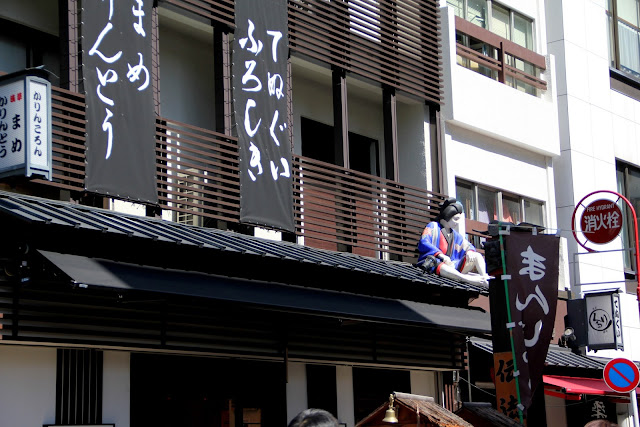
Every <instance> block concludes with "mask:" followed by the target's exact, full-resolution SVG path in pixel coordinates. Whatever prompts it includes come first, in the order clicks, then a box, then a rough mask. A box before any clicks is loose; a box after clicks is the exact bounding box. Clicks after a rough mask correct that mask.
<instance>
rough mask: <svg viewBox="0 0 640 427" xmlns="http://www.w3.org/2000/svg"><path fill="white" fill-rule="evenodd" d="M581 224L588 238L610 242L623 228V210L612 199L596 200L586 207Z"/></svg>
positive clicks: (600, 241)
mask: <svg viewBox="0 0 640 427" xmlns="http://www.w3.org/2000/svg"><path fill="white" fill-rule="evenodd" d="M580 225H581V229H582V232H583V233H584V236H585V238H586V239H587V240H589V241H591V242H593V243H597V244H604V243H609V242H610V241H612V240H613V239H615V238H616V237H618V234H620V230H622V211H621V210H620V208H619V207H618V205H616V204H615V202H612V201H611V200H604V199H600V200H596V201H594V202H592V203H590V204H589V205H588V206H587V207H585V209H584V211H583V212H582V217H581V218H580Z"/></svg>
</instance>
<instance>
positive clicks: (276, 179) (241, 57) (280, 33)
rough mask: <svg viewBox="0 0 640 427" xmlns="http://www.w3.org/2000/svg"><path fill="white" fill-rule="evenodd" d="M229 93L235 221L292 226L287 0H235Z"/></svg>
mask: <svg viewBox="0 0 640 427" xmlns="http://www.w3.org/2000/svg"><path fill="white" fill-rule="evenodd" d="M235 10H236V32H235V40H234V44H233V66H232V71H233V94H234V105H235V110H236V111H235V117H236V124H237V129H238V140H239V150H240V221H242V222H246V223H253V224H257V225H264V226H267V227H271V228H277V229H281V230H287V231H294V222H293V185H292V174H291V145H290V142H289V129H288V124H287V114H288V113H287V111H288V110H287V105H288V84H287V68H288V67H287V60H288V37H287V2H286V0H236V2H235Z"/></svg>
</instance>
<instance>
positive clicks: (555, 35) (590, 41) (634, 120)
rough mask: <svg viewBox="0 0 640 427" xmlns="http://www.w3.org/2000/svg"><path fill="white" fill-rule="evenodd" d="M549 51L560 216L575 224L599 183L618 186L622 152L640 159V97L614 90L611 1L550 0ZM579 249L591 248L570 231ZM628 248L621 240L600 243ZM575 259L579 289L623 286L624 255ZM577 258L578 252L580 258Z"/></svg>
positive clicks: (612, 187) (635, 160)
mask: <svg viewBox="0 0 640 427" xmlns="http://www.w3.org/2000/svg"><path fill="white" fill-rule="evenodd" d="M547 19H548V28H549V31H548V42H549V51H550V52H552V53H553V54H554V55H555V57H556V58H557V62H558V70H559V71H558V75H557V83H558V114H559V120H560V123H561V126H560V142H561V153H562V155H561V157H560V158H559V159H558V160H556V167H555V172H556V195H557V196H556V197H557V202H558V203H557V204H558V218H559V221H560V226H561V228H563V229H564V230H571V227H572V224H571V215H572V212H573V210H574V207H575V205H576V204H577V203H578V202H579V201H580V200H581V199H582V198H583V197H584V196H586V195H587V194H589V193H591V192H593V191H596V190H611V191H616V173H615V161H616V158H618V159H621V160H625V161H628V162H631V163H634V164H636V165H637V164H638V163H639V160H640V159H639V157H638V142H639V140H640V133H638V131H637V128H638V125H639V124H640V104H639V103H638V102H637V101H634V100H632V99H631V98H628V97H626V96H624V95H622V94H620V93H617V92H615V91H612V90H611V88H610V78H609V60H608V42H607V40H608V39H607V17H606V12H605V2H602V1H592V0H589V1H581V2H549V3H548V10H547ZM568 242H569V250H570V251H571V252H572V253H576V252H586V251H585V250H584V249H582V248H580V247H578V246H577V244H576V243H575V240H574V239H573V238H570V239H568ZM619 248H621V242H620V240H617V241H614V242H613V243H612V244H609V245H606V246H602V247H600V248H598V249H599V250H615V249H619ZM578 257H579V259H578V260H577V261H576V262H577V265H572V268H571V272H572V274H573V278H572V279H573V285H574V292H575V293H577V294H579V293H580V292H584V291H593V290H597V289H598V288H599V286H598V285H582V284H584V283H594V282H603V281H611V282H617V284H616V283H612V284H608V285H605V287H607V288H612V287H618V286H619V287H622V288H624V284H623V283H622V282H621V281H622V280H623V275H622V271H623V270H622V269H623V267H622V256H621V254H619V253H616V254H608V255H607V254H603V255H599V256H588V257H587V256H581V255H578ZM572 261H573V259H572Z"/></svg>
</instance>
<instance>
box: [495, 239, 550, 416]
mask: <svg viewBox="0 0 640 427" xmlns="http://www.w3.org/2000/svg"><path fill="white" fill-rule="evenodd" d="M503 237H504V239H505V240H504V242H505V243H504V246H505V258H506V275H507V276H508V277H510V278H509V279H507V283H508V296H509V301H508V305H509V308H508V310H509V312H510V313H511V323H510V324H509V325H507V328H511V329H512V337H513V341H512V344H513V353H514V356H515V361H514V362H515V363H514V368H515V369H516V372H517V378H518V390H519V394H520V403H521V405H522V406H523V408H521V409H522V410H523V411H526V409H527V408H529V406H531V399H532V397H533V392H534V390H535V389H536V387H537V386H538V385H539V383H540V382H541V381H542V369H543V368H544V363H545V359H546V357H547V351H548V350H549V344H550V342H551V337H552V335H553V326H554V321H555V316H556V305H557V301H558V290H557V289H558V259H559V251H560V238H559V237H556V236H555V235H533V234H531V233H527V232H511V233H510V235H507V236H503Z"/></svg>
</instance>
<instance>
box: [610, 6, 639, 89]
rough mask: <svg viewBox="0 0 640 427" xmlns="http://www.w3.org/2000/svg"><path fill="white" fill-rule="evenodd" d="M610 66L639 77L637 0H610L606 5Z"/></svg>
mask: <svg viewBox="0 0 640 427" xmlns="http://www.w3.org/2000/svg"><path fill="white" fill-rule="evenodd" d="M607 17H608V25H609V27H608V29H609V31H608V35H609V55H610V57H611V66H612V67H613V68H617V69H619V70H621V71H626V72H628V73H630V74H632V75H634V76H636V77H640V10H639V5H638V0H610V1H609V2H608V5H607Z"/></svg>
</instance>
